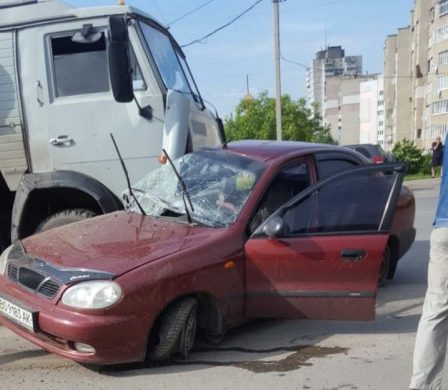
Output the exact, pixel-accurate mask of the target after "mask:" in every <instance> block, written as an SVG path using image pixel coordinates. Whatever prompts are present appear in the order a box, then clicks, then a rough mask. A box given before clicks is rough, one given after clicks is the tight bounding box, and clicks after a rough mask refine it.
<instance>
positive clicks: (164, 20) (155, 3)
mask: <svg viewBox="0 0 448 390" xmlns="http://www.w3.org/2000/svg"><path fill="white" fill-rule="evenodd" d="M152 2H153V4H154V6H155V7H156V9H157V12H158V13H159V14H160V16H161V17H162V20H163V22H164V23H165V24H168V23H167V21H166V19H165V15H163V13H162V11H161V9H160V8H159V6H158V5H157V1H156V0H152Z"/></svg>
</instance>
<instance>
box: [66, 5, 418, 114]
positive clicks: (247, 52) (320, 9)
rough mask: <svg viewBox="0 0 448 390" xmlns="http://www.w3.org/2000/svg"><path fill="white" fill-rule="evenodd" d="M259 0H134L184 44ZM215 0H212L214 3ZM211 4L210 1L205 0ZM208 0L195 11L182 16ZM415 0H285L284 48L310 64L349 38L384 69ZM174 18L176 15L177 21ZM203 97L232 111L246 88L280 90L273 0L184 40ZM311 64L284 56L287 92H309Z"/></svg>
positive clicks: (352, 48)
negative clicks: (390, 41) (386, 51)
mask: <svg viewBox="0 0 448 390" xmlns="http://www.w3.org/2000/svg"><path fill="white" fill-rule="evenodd" d="M66 2H67V3H69V4H70V5H72V6H74V7H87V6H95V5H111V4H116V0H66ZM255 2H256V0H208V1H207V0H126V4H128V5H131V6H134V7H137V8H140V9H142V10H143V11H145V12H147V13H149V14H151V15H152V16H154V17H155V18H156V19H157V20H158V21H159V22H161V23H162V24H164V25H169V26H170V32H171V34H172V35H173V36H174V38H175V39H176V40H177V42H178V43H179V44H180V45H184V44H187V43H189V42H191V41H193V40H195V39H198V38H201V37H202V36H204V35H206V34H208V33H210V32H212V31H214V30H215V29H216V28H218V27H220V26H222V25H224V24H226V23H227V22H229V21H231V20H232V19H233V18H235V17H236V16H237V15H239V14H240V13H242V12H243V11H244V10H246V9H247V8H249V7H250V6H251V5H253V4H254V3H255ZM207 3H208V4H207ZM204 4H205V5H204ZM201 5H204V6H203V7H202V8H200V9H199V10H197V11H196V12H194V13H193V14H191V15H189V16H187V17H185V18H183V19H181V20H179V21H177V22H173V21H174V20H175V19H177V18H179V17H181V16H182V15H184V14H186V13H188V12H189V11H191V10H194V9H195V8H197V7H200V6H201ZM412 5H413V0H284V1H281V2H280V3H279V9H280V46H281V54H282V56H283V57H284V58H286V59H289V60H291V61H294V62H297V63H301V64H303V65H309V64H310V62H311V61H312V59H313V57H314V56H315V53H316V52H317V51H319V50H322V49H324V48H325V45H328V46H339V45H340V46H342V47H343V49H345V54H346V55H362V56H363V71H364V73H366V72H368V73H382V71H383V47H384V40H385V38H386V36H387V35H389V34H395V33H396V31H397V28H399V27H405V26H408V25H409V23H410V15H411V14H410V12H411V9H412ZM171 22H173V23H171ZM184 52H185V54H186V56H187V60H188V62H189V65H190V68H191V70H192V73H193V75H194V77H195V79H196V82H197V84H198V87H199V90H200V91H201V94H202V95H203V97H204V98H205V99H206V100H208V101H210V102H211V103H213V104H214V105H215V106H216V107H217V109H218V112H219V113H220V115H221V116H222V117H224V118H226V117H228V116H229V115H230V114H231V113H232V112H233V111H234V109H235V107H236V106H237V104H238V103H239V101H240V100H241V99H242V98H243V97H244V96H245V94H246V75H248V77H249V90H250V93H251V94H252V95H253V96H257V95H258V94H259V93H260V92H262V91H264V90H267V91H268V92H269V94H270V95H271V96H274V95H275V73H274V43H273V5H272V1H271V0H261V1H260V2H259V4H257V5H256V6H255V7H254V8H253V9H252V10H251V11H249V12H248V13H247V14H245V15H244V16H242V17H241V18H240V19H238V20H237V21H236V22H235V23H233V24H232V25H230V26H229V27H227V28H225V29H223V30H222V31H220V32H218V33H216V34H214V35H213V36H211V37H210V38H208V39H207V40H204V41H202V42H200V43H198V44H194V45H191V46H188V47H185V48H184ZM305 73H306V69H305V67H304V66H299V65H296V64H292V63H289V62H285V61H282V62H281V80H282V93H287V94H289V95H291V96H292V97H293V98H294V99H298V98H301V97H306V95H307V92H306V80H305Z"/></svg>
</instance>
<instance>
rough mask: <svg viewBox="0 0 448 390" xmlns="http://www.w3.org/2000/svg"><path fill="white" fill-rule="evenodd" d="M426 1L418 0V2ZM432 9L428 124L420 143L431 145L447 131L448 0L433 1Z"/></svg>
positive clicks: (429, 48) (429, 47) (427, 107)
mask: <svg viewBox="0 0 448 390" xmlns="http://www.w3.org/2000/svg"><path fill="white" fill-rule="evenodd" d="M420 2H425V0H419V1H416V3H420ZM431 2H432V3H433V6H432V7H431V8H430V10H429V15H428V17H429V37H428V61H427V64H428V73H427V82H426V87H427V88H426V96H425V98H426V113H425V119H426V121H425V122H426V123H425V126H424V132H423V135H422V139H421V141H420V143H421V144H422V146H424V147H426V148H429V147H430V145H431V142H432V141H433V139H434V138H435V137H436V136H438V135H440V136H442V137H444V136H445V135H446V133H447V130H448V0H442V1H431Z"/></svg>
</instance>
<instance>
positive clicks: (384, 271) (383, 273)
mask: <svg viewBox="0 0 448 390" xmlns="http://www.w3.org/2000/svg"><path fill="white" fill-rule="evenodd" d="M391 263H392V251H391V250H390V247H389V245H387V246H386V249H384V253H383V258H382V259H381V266H380V274H379V276H378V286H379V287H380V286H384V283H385V282H386V279H387V277H388V275H389V270H390V267H391Z"/></svg>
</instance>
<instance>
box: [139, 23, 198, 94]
mask: <svg viewBox="0 0 448 390" xmlns="http://www.w3.org/2000/svg"><path fill="white" fill-rule="evenodd" d="M140 27H141V29H142V32H143V36H144V37H145V41H146V44H147V45H148V48H149V51H150V52H151V54H152V57H153V58H154V61H155V63H156V66H157V68H158V70H159V73H160V75H161V76H162V79H163V82H164V84H165V87H166V88H167V89H173V90H176V91H180V92H182V93H185V94H187V95H189V96H191V97H193V98H195V96H196V93H194V92H193V91H192V89H191V88H193V87H194V86H192V85H190V84H189V82H188V81H189V80H191V77H192V76H191V75H190V74H188V78H187V76H186V75H185V72H188V69H185V67H183V66H182V65H181V61H183V59H182V57H181V56H180V55H179V53H177V52H176V50H175V48H174V47H173V45H172V43H171V40H170V38H169V37H168V35H166V34H164V33H163V32H162V31H160V30H158V29H156V28H154V27H151V26H149V25H148V24H146V23H144V22H141V21H140Z"/></svg>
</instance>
